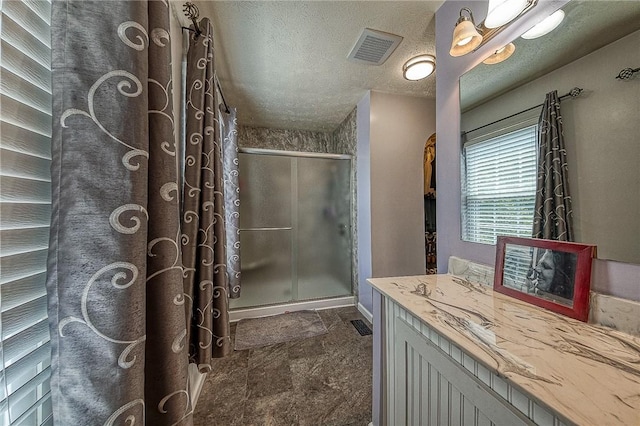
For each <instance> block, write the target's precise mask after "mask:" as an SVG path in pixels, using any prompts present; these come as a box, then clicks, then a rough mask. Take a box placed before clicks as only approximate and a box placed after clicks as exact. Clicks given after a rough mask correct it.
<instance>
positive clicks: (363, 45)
mask: <svg viewBox="0 0 640 426" xmlns="http://www.w3.org/2000/svg"><path fill="white" fill-rule="evenodd" d="M401 41H402V37H400V36H398V35H395V34H389V33H385V32H382V31H377V30H372V29H369V28H365V29H364V31H362V34H361V35H360V39H358V42H357V43H356V45H355V46H354V47H353V49H351V53H349V56H348V58H349V59H351V60H353V61H356V62H361V63H364V64H371V65H382V64H383V63H384V61H386V60H387V58H388V57H389V56H391V54H392V53H393V51H394V50H396V47H398V45H399V44H400V42H401Z"/></svg>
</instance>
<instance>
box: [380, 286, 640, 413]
mask: <svg viewBox="0 0 640 426" xmlns="http://www.w3.org/2000/svg"><path fill="white" fill-rule="evenodd" d="M368 281H369V282H370V283H371V284H372V285H373V287H374V288H376V289H377V290H378V291H379V292H380V293H382V294H383V295H385V296H386V297H389V298H391V299H392V300H394V301H395V302H396V303H398V304H399V305H401V306H402V307H404V308H405V309H406V310H407V311H409V312H411V313H412V314H413V315H414V316H416V317H418V318H420V319H421V320H422V321H424V322H425V323H426V324H427V325H429V326H430V327H431V328H433V329H434V330H436V331H437V332H438V333H440V334H441V335H443V336H444V337H446V338H447V339H449V340H450V341H452V342H453V343H455V344H456V345H458V346H459V347H460V348H462V349H463V350H464V351H466V352H467V353H469V354H470V355H472V356H473V357H474V358H476V359H477V360H478V361H479V362H481V363H482V364H484V365H485V366H487V367H488V368H489V369H492V370H493V371H494V372H497V373H498V374H499V375H500V376H502V377H505V378H506V379H507V380H509V381H510V382H511V383H513V384H515V385H516V386H518V387H520V388H522V389H523V390H525V391H526V392H527V393H529V394H530V395H531V396H532V397H534V398H535V399H538V400H540V401H542V402H544V403H545V404H546V405H548V406H549V407H551V408H552V409H554V410H555V411H557V412H558V413H560V414H561V415H563V416H564V417H566V418H567V419H568V420H570V421H572V422H574V423H576V424H580V425H640V338H638V337H634V336H631V335H628V334H625V333H622V332H619V331H615V330H612V329H608V328H605V327H600V326H596V325H591V324H586V323H583V322H580V321H577V320H574V319H572V318H568V317H565V316H562V315H558V314H555V313H553V312H550V311H547V310H545V309H542V308H538V307H536V306H533V305H530V304H528V303H525V302H522V301H520V300H517V299H514V298H511V297H509V296H506V295H504V294H501V293H496V292H494V291H493V290H492V289H491V288H490V287H487V286H484V285H481V284H474V283H470V282H469V281H466V280H464V279H462V278H457V277H455V276H453V275H424V276H414V277H393V278H372V279H369V280H368Z"/></svg>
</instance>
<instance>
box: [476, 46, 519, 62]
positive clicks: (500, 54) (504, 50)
mask: <svg viewBox="0 0 640 426" xmlns="http://www.w3.org/2000/svg"><path fill="white" fill-rule="evenodd" d="M515 51H516V46H515V44H513V43H509V44H507V45H506V46H502V47H501V48H500V49H498V50H496V51H495V52H494V53H493V55H491V56H489V57H488V58H487V59H485V60H484V61H482V63H483V64H487V65H493V64H498V63H500V62H502V61H504V60H506V59H507V58H509V56H511V55H513V52H515Z"/></svg>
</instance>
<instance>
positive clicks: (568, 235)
mask: <svg viewBox="0 0 640 426" xmlns="http://www.w3.org/2000/svg"><path fill="white" fill-rule="evenodd" d="M568 174H569V173H568V167H567V150H566V149H565V145H564V133H563V131H562V115H561V114H560V99H559V98H558V91H557V90H554V91H553V92H550V93H547V95H546V98H545V101H544V104H543V106H542V112H541V113H540V119H539V121H538V175H537V180H536V201H535V212H534V217H533V237H534V238H544V239H548V240H559V241H573V209H572V207H571V195H570V194H569V179H568Z"/></svg>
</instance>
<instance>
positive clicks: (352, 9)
mask: <svg viewBox="0 0 640 426" xmlns="http://www.w3.org/2000/svg"><path fill="white" fill-rule="evenodd" d="M195 4H196V5H197V6H198V8H199V9H200V17H201V18H203V17H208V18H209V19H210V20H211V21H212V23H213V26H214V35H215V49H216V51H215V53H216V57H215V61H216V69H217V74H218V77H219V80H220V83H221V85H222V88H223V91H224V95H225V98H226V100H227V102H228V103H229V104H230V105H233V106H235V107H236V108H237V110H238V121H239V123H240V124H243V125H247V126H254V127H270V128H288V129H301V130H313V131H332V130H334V129H335V128H336V127H337V126H338V125H339V124H340V123H341V122H342V121H343V120H344V118H345V117H346V116H347V115H348V114H349V113H350V112H351V111H352V110H353V108H354V107H355V105H356V104H357V102H358V101H359V100H360V99H362V97H363V96H364V95H365V93H366V91H367V90H370V89H371V90H378V91H382V92H387V93H395V94H404V95H413V96H420V97H427V98H435V75H432V76H430V77H428V78H427V79H425V80H422V81H418V82H410V81H407V80H405V79H404V78H403V77H402V65H403V63H404V62H405V61H406V60H408V59H409V58H411V57H413V56H415V55H418V54H423V53H430V54H434V55H435V19H434V13H435V10H436V9H437V8H438V7H439V6H440V4H442V1H416V2H404V1H392V2H381V1H335V2H334V1H255V2H254V1H196V2H195ZM364 28H371V29H375V30H380V31H384V32H389V33H393V34H397V35H400V36H402V37H404V40H403V41H402V42H401V43H400V45H399V46H398V48H397V49H396V51H395V52H394V53H393V54H392V55H391V56H390V57H389V59H388V60H387V61H386V62H385V63H384V64H383V65H381V66H375V65H366V64H361V63H356V62H352V61H350V60H348V59H347V55H348V54H349V52H350V51H351V49H352V48H353V46H354V45H355V43H356V42H357V40H358V38H359V36H360V34H361V33H362V30H363V29H364ZM436 73H437V71H436Z"/></svg>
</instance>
